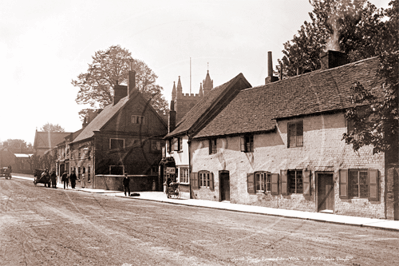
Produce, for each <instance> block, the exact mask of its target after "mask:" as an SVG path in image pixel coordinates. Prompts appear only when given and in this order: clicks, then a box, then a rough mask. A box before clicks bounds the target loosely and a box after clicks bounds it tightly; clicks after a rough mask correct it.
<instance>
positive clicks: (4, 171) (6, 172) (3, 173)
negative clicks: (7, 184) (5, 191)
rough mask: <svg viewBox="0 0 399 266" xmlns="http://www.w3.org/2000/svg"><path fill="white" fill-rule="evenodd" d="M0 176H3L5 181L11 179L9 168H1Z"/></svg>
mask: <svg viewBox="0 0 399 266" xmlns="http://www.w3.org/2000/svg"><path fill="white" fill-rule="evenodd" d="M0 176H4V177H5V178H6V179H11V177H12V176H11V168H10V167H2V168H0Z"/></svg>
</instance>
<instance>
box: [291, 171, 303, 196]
mask: <svg viewBox="0 0 399 266" xmlns="http://www.w3.org/2000/svg"><path fill="white" fill-rule="evenodd" d="M287 175H288V176H287V178H288V188H289V192H290V193H303V182H302V170H292V171H288V173H287Z"/></svg>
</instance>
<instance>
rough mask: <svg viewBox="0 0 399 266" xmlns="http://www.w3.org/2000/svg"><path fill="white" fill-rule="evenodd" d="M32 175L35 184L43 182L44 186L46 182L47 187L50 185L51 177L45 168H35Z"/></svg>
mask: <svg viewBox="0 0 399 266" xmlns="http://www.w3.org/2000/svg"><path fill="white" fill-rule="evenodd" d="M33 176H34V179H33V184H35V186H36V184H37V183H43V184H44V186H46V184H47V185H48V187H50V184H51V179H50V175H49V173H48V172H47V171H46V170H42V169H35V173H34V175H33Z"/></svg>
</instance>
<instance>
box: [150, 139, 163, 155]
mask: <svg viewBox="0 0 399 266" xmlns="http://www.w3.org/2000/svg"><path fill="white" fill-rule="evenodd" d="M161 150H162V148H161V141H160V140H151V152H154V153H159V152H161Z"/></svg>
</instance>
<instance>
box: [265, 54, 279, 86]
mask: <svg viewBox="0 0 399 266" xmlns="http://www.w3.org/2000/svg"><path fill="white" fill-rule="evenodd" d="M267 73H268V76H267V78H265V84H267V83H271V82H275V81H277V80H278V77H274V76H273V59H272V52H271V51H268V52H267Z"/></svg>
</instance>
